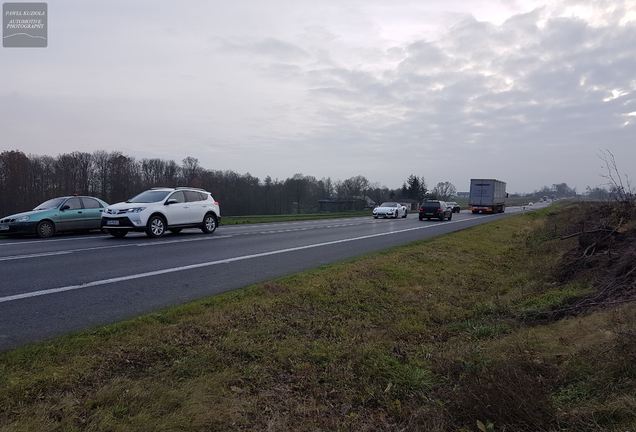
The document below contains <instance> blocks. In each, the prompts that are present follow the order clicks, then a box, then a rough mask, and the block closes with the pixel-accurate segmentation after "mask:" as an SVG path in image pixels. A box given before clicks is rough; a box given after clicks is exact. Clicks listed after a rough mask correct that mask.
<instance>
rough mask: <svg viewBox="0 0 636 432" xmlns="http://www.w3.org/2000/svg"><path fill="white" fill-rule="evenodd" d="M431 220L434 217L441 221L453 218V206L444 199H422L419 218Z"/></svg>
mask: <svg viewBox="0 0 636 432" xmlns="http://www.w3.org/2000/svg"><path fill="white" fill-rule="evenodd" d="M424 218H426V220H431V218H436V219H439V220H441V221H443V220H445V219H448V220H451V219H452V218H453V208H452V207H451V206H449V205H448V204H446V203H445V202H444V201H438V200H430V201H424V202H423V203H422V204H421V205H420V220H423V219H424Z"/></svg>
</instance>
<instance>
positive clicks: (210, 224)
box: [201, 213, 218, 234]
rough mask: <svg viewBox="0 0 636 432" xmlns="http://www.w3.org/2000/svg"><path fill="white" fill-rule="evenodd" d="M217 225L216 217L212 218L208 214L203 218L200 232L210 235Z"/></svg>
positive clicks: (211, 215)
mask: <svg viewBox="0 0 636 432" xmlns="http://www.w3.org/2000/svg"><path fill="white" fill-rule="evenodd" d="M217 225H218V224H217V221H216V216H214V215H213V214H211V213H208V214H206V215H205V217H204V218H203V224H202V225H201V231H203V232H204V233H206V234H212V233H213V232H214V231H216V226H217Z"/></svg>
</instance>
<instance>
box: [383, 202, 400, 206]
mask: <svg viewBox="0 0 636 432" xmlns="http://www.w3.org/2000/svg"><path fill="white" fill-rule="evenodd" d="M397 206H398V204H397V203H395V202H385V203H382V204H380V207H397Z"/></svg>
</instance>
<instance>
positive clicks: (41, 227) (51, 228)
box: [35, 220, 55, 238]
mask: <svg viewBox="0 0 636 432" xmlns="http://www.w3.org/2000/svg"><path fill="white" fill-rule="evenodd" d="M35 233H36V234H37V235H38V237H40V238H49V237H52V236H53V234H55V225H54V224H53V222H51V221H47V220H45V221H42V222H40V223H39V224H38V226H37V228H36V230H35Z"/></svg>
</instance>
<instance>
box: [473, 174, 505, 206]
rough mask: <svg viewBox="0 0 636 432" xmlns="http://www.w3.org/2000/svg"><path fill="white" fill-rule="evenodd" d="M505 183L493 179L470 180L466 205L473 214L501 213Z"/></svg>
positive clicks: (503, 204)
mask: <svg viewBox="0 0 636 432" xmlns="http://www.w3.org/2000/svg"><path fill="white" fill-rule="evenodd" d="M507 196H508V194H507V193H506V183H505V182H502V181H500V180H495V179H471V180H470V198H469V200H468V205H469V206H470V210H471V211H472V212H473V213H503V212H504V211H505V210H506V197H507Z"/></svg>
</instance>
